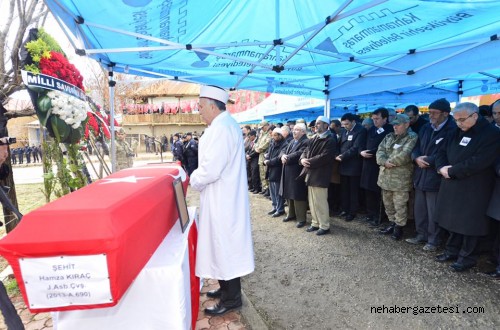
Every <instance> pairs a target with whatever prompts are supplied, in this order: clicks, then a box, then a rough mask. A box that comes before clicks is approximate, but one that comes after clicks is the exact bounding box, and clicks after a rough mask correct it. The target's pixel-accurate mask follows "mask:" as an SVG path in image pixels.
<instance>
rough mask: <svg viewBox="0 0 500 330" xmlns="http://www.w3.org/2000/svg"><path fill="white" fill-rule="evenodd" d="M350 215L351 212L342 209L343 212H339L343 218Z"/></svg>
mask: <svg viewBox="0 0 500 330" xmlns="http://www.w3.org/2000/svg"><path fill="white" fill-rule="evenodd" d="M348 215H349V213H347V212H345V211H342V212H340V213H339V215H338V217H341V218H343V217H347V216H348Z"/></svg>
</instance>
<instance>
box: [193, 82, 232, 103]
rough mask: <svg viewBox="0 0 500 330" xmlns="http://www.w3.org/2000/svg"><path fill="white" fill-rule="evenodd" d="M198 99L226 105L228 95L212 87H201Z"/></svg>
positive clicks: (222, 90) (220, 89)
mask: <svg viewBox="0 0 500 330" xmlns="http://www.w3.org/2000/svg"><path fill="white" fill-rule="evenodd" d="M200 97H207V98H209V99H213V100H217V101H221V102H222V103H224V104H226V103H227V100H228V99H229V94H228V92H226V91H225V90H224V89H222V88H219V87H214V86H201V88H200Z"/></svg>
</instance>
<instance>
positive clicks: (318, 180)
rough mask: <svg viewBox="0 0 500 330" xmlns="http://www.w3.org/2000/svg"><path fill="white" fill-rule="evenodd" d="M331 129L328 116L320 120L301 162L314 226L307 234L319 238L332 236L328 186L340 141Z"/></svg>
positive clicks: (312, 225) (308, 229)
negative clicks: (310, 233) (314, 234)
mask: <svg viewBox="0 0 500 330" xmlns="http://www.w3.org/2000/svg"><path fill="white" fill-rule="evenodd" d="M329 125H330V120H329V119H328V118H327V117H325V116H319V117H318V119H316V134H315V135H314V136H313V138H312V139H311V140H310V142H309V145H308V146H307V147H306V149H305V150H304V152H303V153H302V155H301V156H300V160H299V161H300V164H301V165H302V166H304V168H303V169H302V173H301V176H304V175H305V181H306V185H307V192H308V199H309V208H310V209H311V217H312V221H311V226H309V227H308V228H307V229H306V231H307V232H313V231H317V232H316V235H319V236H321V235H324V234H328V233H330V214H329V212H328V186H329V185H330V176H331V175H332V167H333V161H334V159H335V155H336V153H337V137H336V136H335V135H334V134H332V132H330V130H329V129H328V127H329Z"/></svg>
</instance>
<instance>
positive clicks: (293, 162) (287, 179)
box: [280, 123, 309, 228]
mask: <svg viewBox="0 0 500 330" xmlns="http://www.w3.org/2000/svg"><path fill="white" fill-rule="evenodd" d="M306 133H307V128H306V125H305V124H304V123H297V124H295V125H294V127H293V140H291V141H290V142H289V143H288V144H287V146H286V147H285V148H284V149H283V151H282V152H281V163H282V164H283V171H282V174H281V183H280V194H281V196H282V197H283V198H284V199H286V200H287V201H288V215H287V216H286V217H285V218H284V219H283V222H288V221H291V220H297V228H302V227H304V226H305V225H306V215H307V187H306V183H305V182H304V180H303V179H300V178H298V177H299V175H300V173H301V172H302V169H303V166H302V165H301V164H300V163H299V158H300V155H302V153H303V152H304V150H305V149H306V147H307V144H308V142H309V140H308V139H307V134H306Z"/></svg>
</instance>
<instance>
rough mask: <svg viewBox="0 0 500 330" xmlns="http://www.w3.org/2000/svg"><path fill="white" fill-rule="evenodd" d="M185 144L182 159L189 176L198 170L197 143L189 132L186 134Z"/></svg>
mask: <svg viewBox="0 0 500 330" xmlns="http://www.w3.org/2000/svg"><path fill="white" fill-rule="evenodd" d="M186 140H187V141H186V143H185V144H184V159H185V160H186V168H187V172H188V175H191V173H193V171H194V170H196V169H197V168H198V142H196V140H195V139H193V134H192V133H191V132H188V133H186Z"/></svg>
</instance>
